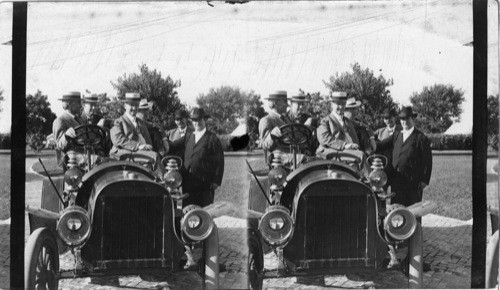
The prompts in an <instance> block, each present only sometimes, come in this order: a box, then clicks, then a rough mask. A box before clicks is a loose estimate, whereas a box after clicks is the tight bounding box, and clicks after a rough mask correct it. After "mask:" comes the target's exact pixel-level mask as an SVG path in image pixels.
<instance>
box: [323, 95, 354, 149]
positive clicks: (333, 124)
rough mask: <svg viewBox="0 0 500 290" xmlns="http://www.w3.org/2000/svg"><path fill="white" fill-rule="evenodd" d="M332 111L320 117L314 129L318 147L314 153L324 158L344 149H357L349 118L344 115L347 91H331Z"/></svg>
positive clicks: (352, 126)
mask: <svg viewBox="0 0 500 290" xmlns="http://www.w3.org/2000/svg"><path fill="white" fill-rule="evenodd" d="M330 98H331V102H332V105H331V106H332V111H331V113H330V114H329V115H328V116H326V117H324V118H323V119H321V121H320V123H319V126H318V129H317V130H316V133H317V136H318V141H319V147H318V149H317V150H316V154H317V155H319V156H322V157H324V158H327V157H329V155H330V154H332V153H337V152H339V151H343V150H345V149H350V150H358V149H359V140H358V136H357V133H356V130H355V129H354V125H353V124H352V122H351V120H349V119H347V118H345V117H344V112H345V106H346V102H347V93H345V92H333V93H332V95H331V97H330Z"/></svg>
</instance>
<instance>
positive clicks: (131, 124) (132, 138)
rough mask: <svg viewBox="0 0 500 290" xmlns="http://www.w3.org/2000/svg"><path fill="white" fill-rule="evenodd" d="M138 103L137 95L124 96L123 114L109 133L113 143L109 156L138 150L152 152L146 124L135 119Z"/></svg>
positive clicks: (139, 98) (139, 99)
mask: <svg viewBox="0 0 500 290" xmlns="http://www.w3.org/2000/svg"><path fill="white" fill-rule="evenodd" d="M140 101H141V97H140V95H139V93H126V94H125V101H124V102H125V113H124V114H123V115H122V116H121V117H119V118H118V119H116V120H115V121H114V123H113V127H112V128H111V132H110V135H111V141H112V142H113V148H111V151H110V152H109V154H110V155H121V154H123V153H129V152H131V151H138V150H145V151H151V150H153V145H152V141H151V136H150V135H149V131H148V128H147V126H146V123H145V122H144V121H143V120H141V119H140V118H137V111H138V109H139V103H140Z"/></svg>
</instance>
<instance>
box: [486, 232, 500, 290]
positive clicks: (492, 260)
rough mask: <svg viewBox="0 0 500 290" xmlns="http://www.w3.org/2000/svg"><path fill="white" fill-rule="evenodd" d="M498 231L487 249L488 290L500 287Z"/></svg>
mask: <svg viewBox="0 0 500 290" xmlns="http://www.w3.org/2000/svg"><path fill="white" fill-rule="evenodd" d="M498 246H499V243H498V230H497V231H496V232H495V233H494V234H493V235H492V236H491V239H490V242H489V243H488V247H487V248H486V285H485V287H486V288H495V287H496V286H497V285H498V280H499V279H498V278H499V273H498V259H499V257H498V255H499V253H498Z"/></svg>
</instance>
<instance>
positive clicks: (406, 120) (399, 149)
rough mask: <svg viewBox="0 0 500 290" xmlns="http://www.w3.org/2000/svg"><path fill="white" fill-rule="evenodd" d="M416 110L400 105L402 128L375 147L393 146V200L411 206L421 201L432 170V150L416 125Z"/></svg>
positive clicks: (383, 148)
mask: <svg viewBox="0 0 500 290" xmlns="http://www.w3.org/2000/svg"><path fill="white" fill-rule="evenodd" d="M416 116H417V114H416V113H413V109H412V108H411V107H403V108H402V109H401V111H400V113H399V119H400V120H401V125H402V128H403V130H402V131H401V132H399V131H395V132H394V133H393V135H392V136H391V137H389V138H387V139H385V140H383V141H378V142H377V149H378V150H386V149H390V148H392V167H393V168H394V174H393V177H392V178H391V186H392V190H393V191H394V192H395V193H396V195H395V196H394V197H393V198H392V199H391V202H392V203H398V204H402V205H404V206H410V205H412V204H415V203H417V202H420V201H422V193H423V190H424V188H425V187H426V186H427V185H428V184H429V181H430V178H431V172H432V151H431V147H430V142H429V139H428V138H427V137H426V136H425V135H424V133H422V132H421V131H419V130H417V129H416V128H415V123H414V120H415V117H416Z"/></svg>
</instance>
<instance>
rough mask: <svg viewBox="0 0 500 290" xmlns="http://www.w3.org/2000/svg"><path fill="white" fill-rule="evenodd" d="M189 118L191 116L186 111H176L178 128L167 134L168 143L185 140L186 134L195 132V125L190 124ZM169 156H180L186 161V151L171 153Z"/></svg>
mask: <svg viewBox="0 0 500 290" xmlns="http://www.w3.org/2000/svg"><path fill="white" fill-rule="evenodd" d="M188 118H189V114H188V113H187V112H186V111H185V110H184V109H178V110H176V111H175V113H174V121H175V125H176V126H177V127H176V128H174V129H171V130H168V131H167V132H166V135H167V138H168V141H170V142H174V141H176V140H179V139H181V138H183V137H184V136H185V135H186V133H193V132H194V128H193V125H191V124H189V123H188ZM169 154H171V155H175V156H179V157H180V158H182V159H184V151H183V150H182V149H180V150H178V151H175V152H174V151H172V152H169Z"/></svg>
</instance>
